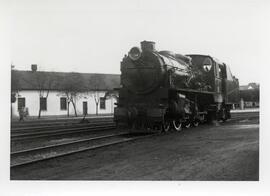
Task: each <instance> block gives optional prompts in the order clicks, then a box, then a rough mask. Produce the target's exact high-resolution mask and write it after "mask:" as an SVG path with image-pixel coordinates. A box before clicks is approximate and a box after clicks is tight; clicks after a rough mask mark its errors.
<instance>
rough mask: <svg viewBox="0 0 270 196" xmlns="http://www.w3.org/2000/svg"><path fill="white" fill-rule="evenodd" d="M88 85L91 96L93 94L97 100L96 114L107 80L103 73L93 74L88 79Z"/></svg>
mask: <svg viewBox="0 0 270 196" xmlns="http://www.w3.org/2000/svg"><path fill="white" fill-rule="evenodd" d="M88 84H89V85H88V86H89V89H88V90H89V92H88V93H90V96H92V97H93V98H94V100H95V105H96V115H98V106H99V103H100V98H101V93H100V91H101V90H105V89H102V88H104V86H105V81H104V78H102V75H101V74H93V75H92V76H91V77H90V78H89V79H88Z"/></svg>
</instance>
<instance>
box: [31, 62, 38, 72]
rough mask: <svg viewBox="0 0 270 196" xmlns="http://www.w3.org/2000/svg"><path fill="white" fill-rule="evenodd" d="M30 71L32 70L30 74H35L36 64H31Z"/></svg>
mask: <svg viewBox="0 0 270 196" xmlns="http://www.w3.org/2000/svg"><path fill="white" fill-rule="evenodd" d="M31 70H32V72H36V71H37V64H32V65H31Z"/></svg>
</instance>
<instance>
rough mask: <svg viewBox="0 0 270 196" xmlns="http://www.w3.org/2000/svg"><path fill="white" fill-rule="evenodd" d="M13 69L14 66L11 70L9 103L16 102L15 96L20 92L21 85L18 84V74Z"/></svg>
mask: <svg viewBox="0 0 270 196" xmlns="http://www.w3.org/2000/svg"><path fill="white" fill-rule="evenodd" d="M13 68H14V66H13V67H12V69H11V103H14V102H15V101H16V95H17V94H18V93H19V91H20V90H21V85H20V82H19V74H18V72H17V71H16V70H14V69H13Z"/></svg>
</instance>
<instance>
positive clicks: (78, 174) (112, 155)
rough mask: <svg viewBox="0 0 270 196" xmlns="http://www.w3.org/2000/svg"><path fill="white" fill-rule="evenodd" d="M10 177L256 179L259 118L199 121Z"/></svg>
mask: <svg viewBox="0 0 270 196" xmlns="http://www.w3.org/2000/svg"><path fill="white" fill-rule="evenodd" d="M11 179H12V180H46V179H47V180H191V181H197V180H207V181H212V180H225V181H230V180H233V181H239V180H248V181H257V180H259V120H258V119H253V120H245V121H240V122H226V123H223V124H221V125H220V126H213V125H212V126H210V125H202V126H200V127H198V128H190V129H186V130H184V131H182V132H174V133H169V134H164V135H158V136H154V137H149V138H145V139H140V140H135V141H132V142H128V143H122V144H118V145H114V146H110V147H106V148H101V149H98V150H94V151H86V152H82V153H78V154H75V155H70V156H66V157H62V158H58V159H56V160H49V161H45V162H42V163H38V164H33V165H28V166H25V167H24V168H18V169H16V168H15V169H11Z"/></svg>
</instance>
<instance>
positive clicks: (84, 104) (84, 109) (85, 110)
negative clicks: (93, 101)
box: [83, 101, 88, 115]
mask: <svg viewBox="0 0 270 196" xmlns="http://www.w3.org/2000/svg"><path fill="white" fill-rule="evenodd" d="M87 110H88V107H87V101H84V102H83V115H87Z"/></svg>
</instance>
